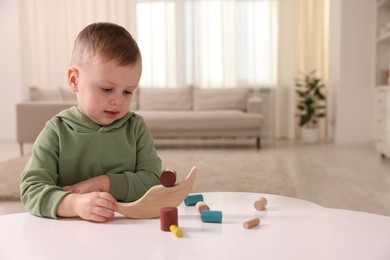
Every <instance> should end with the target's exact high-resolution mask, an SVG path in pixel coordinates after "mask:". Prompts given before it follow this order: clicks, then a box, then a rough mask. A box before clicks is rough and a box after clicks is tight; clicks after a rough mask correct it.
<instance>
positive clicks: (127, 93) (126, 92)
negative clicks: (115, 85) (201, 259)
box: [123, 90, 133, 95]
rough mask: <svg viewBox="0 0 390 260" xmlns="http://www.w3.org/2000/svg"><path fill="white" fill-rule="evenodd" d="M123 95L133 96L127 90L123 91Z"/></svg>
mask: <svg viewBox="0 0 390 260" xmlns="http://www.w3.org/2000/svg"><path fill="white" fill-rule="evenodd" d="M123 93H124V94H125V95H133V92H131V91H128V90H125V91H123Z"/></svg>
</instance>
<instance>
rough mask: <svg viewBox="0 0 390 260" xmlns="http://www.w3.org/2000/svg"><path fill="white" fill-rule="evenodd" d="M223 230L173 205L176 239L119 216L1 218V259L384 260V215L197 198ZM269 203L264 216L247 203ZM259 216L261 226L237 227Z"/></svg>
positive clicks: (244, 197)
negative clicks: (218, 216) (216, 214)
mask: <svg viewBox="0 0 390 260" xmlns="http://www.w3.org/2000/svg"><path fill="white" fill-rule="evenodd" d="M203 196H204V199H205V202H206V203H207V204H208V205H209V206H210V208H211V210H221V211H222V212H223V221H222V223H221V224H215V223H203V222H202V221H201V220H200V216H199V213H198V212H197V210H196V208H195V207H187V206H185V205H184V204H182V205H180V206H179V227H180V228H181V229H182V231H183V233H184V236H183V237H182V238H177V237H175V236H174V235H173V234H171V233H170V232H163V231H161V230H160V220H159V219H151V220H133V219H127V218H124V217H122V216H121V215H118V216H117V217H116V218H115V219H113V220H111V221H110V222H108V223H104V224H98V223H92V222H87V221H84V220H80V219H61V220H52V219H43V218H38V217H34V216H31V215H30V214H28V213H19V214H11V215H4V216H1V217H0V259H6V260H8V259H106V260H107V259H217V260H223V259H240V260H241V259H267V260H268V259H299V260H302V259H332V260H334V259H354V260H357V259H364V260H366V259H370V260H382V259H383V260H388V259H390V217H385V216H381V215H375V214H369V213H362V212H356V211H348V210H336V209H327V208H323V207H320V206H318V205H316V204H313V203H310V202H307V201H303V200H299V199H294V198H289V197H284V196H276V195H269V194H256V193H223V192H216V193H203ZM262 196H264V197H266V198H267V200H268V205H267V210H266V211H262V212H259V211H256V210H255V209H254V208H253V203H254V202H255V201H256V200H257V199H258V198H260V197H262ZM253 217H260V219H261V223H260V226H257V227H254V228H252V229H244V228H243V226H242V223H243V222H244V221H246V220H249V219H251V218H253Z"/></svg>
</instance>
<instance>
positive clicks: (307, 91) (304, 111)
mask: <svg viewBox="0 0 390 260" xmlns="http://www.w3.org/2000/svg"><path fill="white" fill-rule="evenodd" d="M300 74H302V75H303V77H301V78H297V79H295V87H296V91H295V92H296V93H297V97H298V101H297V110H298V113H297V116H298V117H300V119H299V125H300V126H301V127H303V126H307V127H317V125H318V119H319V118H322V117H325V116H326V103H325V101H326V97H325V95H324V94H323V93H322V92H321V90H322V89H323V88H324V87H325V85H324V84H323V83H322V81H321V79H320V78H317V77H316V75H315V70H312V71H310V72H309V73H307V74H304V73H301V72H300Z"/></svg>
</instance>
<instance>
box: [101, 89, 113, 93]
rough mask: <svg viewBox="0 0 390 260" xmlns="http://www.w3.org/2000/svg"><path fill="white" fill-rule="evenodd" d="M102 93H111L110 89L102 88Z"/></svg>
mask: <svg viewBox="0 0 390 260" xmlns="http://www.w3.org/2000/svg"><path fill="white" fill-rule="evenodd" d="M102 91H103V92H111V91H112V88H102Z"/></svg>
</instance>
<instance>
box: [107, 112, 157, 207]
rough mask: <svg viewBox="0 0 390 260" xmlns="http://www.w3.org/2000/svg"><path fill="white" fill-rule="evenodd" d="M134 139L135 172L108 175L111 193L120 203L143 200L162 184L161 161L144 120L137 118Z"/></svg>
mask: <svg viewBox="0 0 390 260" xmlns="http://www.w3.org/2000/svg"><path fill="white" fill-rule="evenodd" d="M136 118H137V120H135V122H134V128H132V130H133V131H134V135H133V136H134V138H135V139H136V140H133V141H134V142H130V143H134V144H135V145H136V160H135V161H136V166H135V172H131V171H125V172H123V173H108V176H109V178H110V183H111V186H110V193H111V194H112V195H113V196H114V198H116V199H117V200H119V201H123V202H131V201H135V200H137V199H139V198H141V197H142V196H143V195H144V194H145V193H146V191H148V190H149V189H150V188H151V187H153V186H155V185H157V184H160V174H161V159H160V158H159V157H158V155H157V152H156V150H155V148H154V144H153V137H152V134H151V133H150V130H149V128H148V126H147V125H146V123H145V122H144V120H143V118H142V117H140V116H137V117H136Z"/></svg>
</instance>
